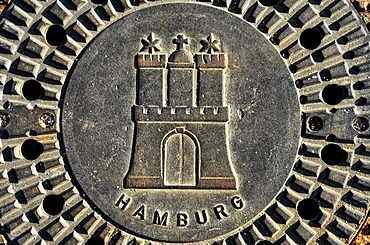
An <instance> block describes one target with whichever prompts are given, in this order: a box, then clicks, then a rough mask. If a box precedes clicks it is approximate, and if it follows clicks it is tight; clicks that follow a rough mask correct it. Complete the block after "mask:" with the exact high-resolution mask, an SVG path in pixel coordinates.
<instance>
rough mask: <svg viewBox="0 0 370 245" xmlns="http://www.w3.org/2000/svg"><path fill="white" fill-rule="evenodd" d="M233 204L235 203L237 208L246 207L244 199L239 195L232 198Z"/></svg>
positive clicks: (234, 205)
mask: <svg viewBox="0 0 370 245" xmlns="http://www.w3.org/2000/svg"><path fill="white" fill-rule="evenodd" d="M231 205H233V207H234V208H235V209H242V208H243V207H244V203H243V200H242V199H241V198H240V197H238V196H236V197H233V198H231Z"/></svg>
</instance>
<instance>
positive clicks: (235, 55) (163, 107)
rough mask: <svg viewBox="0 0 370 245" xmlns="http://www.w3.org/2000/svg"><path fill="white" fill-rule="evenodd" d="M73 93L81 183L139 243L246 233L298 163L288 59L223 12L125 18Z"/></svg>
mask: <svg viewBox="0 0 370 245" xmlns="http://www.w3.org/2000/svg"><path fill="white" fill-rule="evenodd" d="M165 13H171V15H166V14H165ZM220 20H222V21H220ZM64 97H65V98H64V106H63V109H62V125H61V127H62V132H63V142H64V148H65V150H66V158H67V160H68V163H69V169H70V172H71V175H72V178H74V179H75V180H76V182H78V185H79V187H80V188H81V191H83V192H84V193H85V194H86V198H87V200H88V201H89V202H90V203H91V204H92V205H94V206H95V207H96V208H97V210H99V211H100V212H101V213H102V214H103V215H104V216H105V217H106V218H107V219H108V220H110V221H111V222H113V223H114V224H115V225H116V226H118V227H121V228H122V229H125V230H128V231H129V232H131V233H134V234H136V235H138V236H140V237H148V238H151V239H155V240H160V241H166V242H189V241H201V240H207V239H211V238H214V237H216V236H219V235H220V234H227V233H229V232H231V231H233V230H235V229H237V228H238V227H240V226H242V225H243V224H246V223H248V221H249V220H252V219H253V218H254V217H255V216H257V215H258V213H259V212H261V211H262V210H263V209H264V208H265V207H266V206H267V205H268V204H269V202H270V201H271V200H272V199H273V198H274V196H275V195H276V193H277V192H278V191H279V189H280V188H281V187H282V186H283V185H284V182H285V180H286V177H287V176H288V173H289V171H290V169H291V166H292V165H293V162H294V160H295V157H296V152H297V147H298V143H299V130H300V114H299V106H298V103H297V95H296V93H295V90H294V86H293V82H292V80H291V78H290V74H289V72H288V70H287V68H286V66H285V64H284V62H283V61H282V60H281V58H280V57H279V55H278V53H277V52H276V51H275V50H274V48H273V46H272V45H271V44H270V43H269V42H268V41H267V40H266V39H265V38H264V37H263V36H262V35H261V34H260V33H259V32H258V31H256V30H255V29H254V28H253V27H251V26H249V25H248V24H247V23H245V22H244V21H243V20H241V19H239V18H237V17H235V16H233V15H231V14H230V13H227V12H225V11H222V10H219V9H215V8H213V7H208V6H203V5H198V4H180V3H176V4H168V5H164V4H163V5H157V6H154V7H150V8H144V9H142V10H140V11H137V12H134V13H131V14H128V15H126V16H125V17H124V18H122V19H120V20H119V21H117V22H116V23H115V24H113V25H111V26H110V27H108V29H107V30H105V31H104V32H102V33H101V34H100V35H99V36H98V37H97V38H96V39H95V40H94V41H93V42H92V44H91V45H90V46H89V48H88V49H87V50H85V52H84V53H83V54H82V55H81V57H80V58H79V60H78V62H77V63H76V65H75V67H74V69H73V71H72V73H71V74H70V76H69V79H68V86H67V89H66V91H65V94H64Z"/></svg>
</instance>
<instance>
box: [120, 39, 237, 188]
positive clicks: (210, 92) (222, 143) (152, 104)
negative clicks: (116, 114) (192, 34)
mask: <svg viewBox="0 0 370 245" xmlns="http://www.w3.org/2000/svg"><path fill="white" fill-rule="evenodd" d="M173 42H174V44H176V46H177V48H176V50H175V51H174V52H173V53H172V54H170V55H169V56H168V55H167V54H165V53H158V52H160V47H159V43H160V40H159V39H156V38H155V37H154V34H153V33H151V34H150V35H149V37H148V38H147V39H143V40H142V43H143V48H142V49H141V50H140V52H139V53H138V55H137V57H136V62H137V83H136V86H137V95H136V104H135V105H134V106H133V107H132V120H133V122H135V136H134V147H133V152H132V159H131V165H130V169H129V171H128V173H127V175H126V177H125V183H124V186H125V187H126V188H153V189H157V188H158V189H163V188H179V189H236V188H237V187H236V181H235V177H234V174H233V171H232V168H231V161H230V160H229V157H228V156H229V154H228V147H227V134H226V127H227V122H228V120H229V107H228V105H226V103H225V98H224V97H225V96H224V95H225V75H224V73H225V70H226V69H227V55H226V54H225V53H223V52H221V49H220V41H219V40H215V39H214V37H213V35H212V34H211V35H210V36H209V37H208V38H207V39H205V40H202V41H201V42H200V43H201V44H202V46H203V47H202V48H201V50H200V53H196V54H195V55H193V54H192V53H191V52H190V51H189V50H187V45H188V44H189V39H188V38H186V37H185V36H184V35H181V34H180V35H178V36H177V38H175V39H174V40H173Z"/></svg>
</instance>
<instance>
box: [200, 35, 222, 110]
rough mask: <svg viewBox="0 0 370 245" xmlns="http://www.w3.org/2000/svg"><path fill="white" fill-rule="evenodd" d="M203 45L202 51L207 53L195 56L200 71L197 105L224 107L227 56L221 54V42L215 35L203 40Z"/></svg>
mask: <svg viewBox="0 0 370 245" xmlns="http://www.w3.org/2000/svg"><path fill="white" fill-rule="evenodd" d="M202 44H203V48H202V49H201V51H203V52H206V53H201V54H197V55H196V56H195V60H196V67H197V69H198V70H199V71H198V72H199V74H198V77H199V81H198V84H199V87H198V96H197V98H198V101H197V104H198V105H199V106H216V105H217V106H222V105H223V101H224V97H223V95H224V86H225V84H224V81H225V80H224V73H225V69H226V55H225V54H224V53H220V52H219V51H220V48H219V41H218V40H215V39H214V37H213V34H211V35H210V36H209V37H208V38H207V39H206V40H203V41H202ZM215 81H222V82H215Z"/></svg>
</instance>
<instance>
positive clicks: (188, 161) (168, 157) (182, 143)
mask: <svg viewBox="0 0 370 245" xmlns="http://www.w3.org/2000/svg"><path fill="white" fill-rule="evenodd" d="M191 136H193V135H191V134H189V132H187V131H185V130H178V129H177V130H175V131H172V132H171V133H169V134H168V135H167V136H166V137H165V138H164V140H163V178H164V185H165V186H193V187H194V186H196V185H197V176H198V154H199V153H198V150H199V148H198V144H197V142H196V139H195V138H194V137H195V136H194V137H191Z"/></svg>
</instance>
